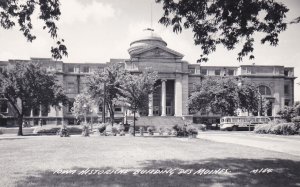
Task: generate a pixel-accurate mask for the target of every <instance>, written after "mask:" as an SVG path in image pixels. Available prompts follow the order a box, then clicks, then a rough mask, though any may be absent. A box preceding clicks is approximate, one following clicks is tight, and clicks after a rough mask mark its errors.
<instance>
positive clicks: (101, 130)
mask: <svg viewBox="0 0 300 187" xmlns="http://www.w3.org/2000/svg"><path fill="white" fill-rule="evenodd" d="M105 129H106V125H105V123H101V124H100V126H99V127H98V131H99V133H100V134H103V133H105Z"/></svg>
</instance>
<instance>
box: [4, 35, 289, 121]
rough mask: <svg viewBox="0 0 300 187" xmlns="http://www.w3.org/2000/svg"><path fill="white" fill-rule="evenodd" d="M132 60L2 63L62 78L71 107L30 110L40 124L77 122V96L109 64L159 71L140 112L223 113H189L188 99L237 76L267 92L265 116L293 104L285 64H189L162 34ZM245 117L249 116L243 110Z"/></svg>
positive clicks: (135, 47) (133, 50)
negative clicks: (203, 86) (36, 66)
mask: <svg viewBox="0 0 300 187" xmlns="http://www.w3.org/2000/svg"><path fill="white" fill-rule="evenodd" d="M128 52H129V55H130V58H129V59H111V60H110V62H108V63H63V62H62V61H54V60H52V59H48V58H31V59H30V60H8V61H0V71H2V70H4V69H6V68H9V66H10V64H14V63H16V62H22V63H26V62H29V61H33V62H39V63H42V64H43V65H44V67H45V68H46V69H47V70H49V71H54V72H55V73H56V75H57V80H58V81H59V82H60V83H61V85H63V88H64V90H65V92H66V94H67V96H68V97H69V99H70V103H69V106H68V107H63V109H62V110H59V109H57V108H51V107H50V110H48V113H47V114H45V112H44V113H43V112H42V108H40V109H36V110H32V111H30V112H28V115H27V116H26V117H25V118H26V119H27V120H29V121H30V122H31V123H33V124H35V125H37V124H40V123H42V124H51V123H54V124H61V123H62V122H64V123H68V124H75V123H76V120H75V119H74V117H73V116H72V114H71V112H70V108H71V107H72V102H73V101H74V98H75V96H76V95H77V94H80V93H82V92H83V91H84V89H85V88H86V81H87V80H86V77H87V75H89V74H91V73H92V72H93V71H94V70H95V69H97V68H104V67H106V66H107V65H108V64H110V63H121V64H123V66H124V68H125V69H126V70H127V71H129V72H131V73H138V72H141V71H142V70H144V69H145V68H151V69H152V70H154V71H157V72H158V76H159V79H158V81H157V83H156V84H157V86H158V87H157V89H156V91H155V92H154V93H153V94H151V95H149V107H148V110H147V111H143V112H141V115H148V116H179V117H184V118H190V117H192V116H194V117H201V116H215V117H220V116H218V115H212V114H206V113H202V114H201V113H197V114H192V115H191V114H189V110H188V106H187V102H188V97H189V94H190V93H191V90H192V89H193V87H194V85H195V84H197V83H199V82H201V81H202V80H203V79H205V78H209V77H210V78H212V77H222V76H232V77H237V78H243V79H246V80H248V81H251V82H254V83H255V84H256V85H257V87H258V88H259V89H260V90H261V92H263V93H262V96H263V97H265V98H266V99H268V100H270V101H271V103H272V107H271V110H270V111H268V113H267V114H266V115H270V116H275V115H276V113H277V111H278V110H279V109H280V108H282V107H283V106H285V105H289V106H291V105H293V103H294V87H293V86H294V79H295V77H294V69H293V68H292V67H284V66H272V65H271V66H260V65H252V66H249V65H241V66H239V67H232V66H200V65H199V64H189V63H188V62H186V61H184V60H182V58H183V55H182V54H180V53H179V52H176V51H174V50H172V49H169V48H168V47H167V43H166V42H165V41H164V40H163V39H162V38H161V37H159V36H156V35H154V34H153V33H151V34H150V35H149V36H147V37H144V38H141V39H138V40H136V41H134V42H132V43H131V44H130V48H129V49H128ZM0 108H1V111H0V112H1V114H2V116H4V117H2V118H1V117H0V122H1V125H2V126H5V125H12V124H14V113H13V110H12V109H11V108H10V106H9V105H5V104H2V105H1V107H0ZM115 110H116V114H115V116H116V118H118V119H122V117H123V112H124V109H123V108H121V107H116V109H115ZM128 115H130V112H129V113H128ZM240 115H245V114H243V113H240ZM101 116H102V110H101V106H95V110H94V113H93V114H91V115H90V116H89V117H88V118H89V119H90V120H92V121H98V120H100V119H101Z"/></svg>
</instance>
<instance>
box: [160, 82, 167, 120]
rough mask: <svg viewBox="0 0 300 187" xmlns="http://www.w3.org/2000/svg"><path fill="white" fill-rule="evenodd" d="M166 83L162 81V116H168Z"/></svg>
mask: <svg viewBox="0 0 300 187" xmlns="http://www.w3.org/2000/svg"><path fill="white" fill-rule="evenodd" d="M166 82H167V80H161V116H166Z"/></svg>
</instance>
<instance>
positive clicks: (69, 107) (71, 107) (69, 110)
mask: <svg viewBox="0 0 300 187" xmlns="http://www.w3.org/2000/svg"><path fill="white" fill-rule="evenodd" d="M73 107H74V103H73V102H72V101H69V104H68V112H72V110H73Z"/></svg>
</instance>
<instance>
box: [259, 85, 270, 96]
mask: <svg viewBox="0 0 300 187" xmlns="http://www.w3.org/2000/svg"><path fill="white" fill-rule="evenodd" d="M258 91H259V93H260V94H261V95H271V89H270V88H269V87H267V86H264V85H260V86H259V87H258Z"/></svg>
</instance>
